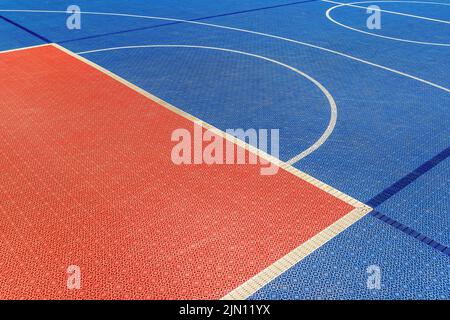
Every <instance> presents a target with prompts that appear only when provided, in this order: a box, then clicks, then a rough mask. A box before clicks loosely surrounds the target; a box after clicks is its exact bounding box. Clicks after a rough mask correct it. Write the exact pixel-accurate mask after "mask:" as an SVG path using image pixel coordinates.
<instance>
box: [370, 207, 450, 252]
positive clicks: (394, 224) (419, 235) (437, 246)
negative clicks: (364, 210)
mask: <svg viewBox="0 0 450 320" xmlns="http://www.w3.org/2000/svg"><path fill="white" fill-rule="evenodd" d="M370 215H371V216H373V217H375V218H377V219H379V220H381V221H383V222H385V223H387V224H389V225H390V226H392V227H394V228H396V229H398V230H400V231H401V232H403V233H406V234H407V235H409V236H411V237H414V238H416V239H417V240H419V241H420V242H423V243H425V244H427V245H429V246H430V247H432V248H433V249H435V250H438V251H440V252H442V253H444V254H446V255H447V256H449V257H450V248H449V247H447V246H444V245H443V244H441V243H439V242H437V241H436V240H433V239H431V238H428V237H427V236H426V235H424V234H422V233H420V232H417V231H416V230H414V229H411V228H410V227H407V226H405V225H404V224H402V223H400V222H398V221H397V220H394V219H392V218H389V217H388V216H386V215H385V214H382V213H381V212H379V211H376V210H373V211H372V212H370Z"/></svg>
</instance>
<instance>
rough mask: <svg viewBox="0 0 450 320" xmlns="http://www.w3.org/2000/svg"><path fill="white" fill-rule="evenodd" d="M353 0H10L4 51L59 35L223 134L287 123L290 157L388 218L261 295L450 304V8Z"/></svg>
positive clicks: (4, 13) (317, 254) (360, 227)
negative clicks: (374, 20)
mask: <svg viewBox="0 0 450 320" xmlns="http://www.w3.org/2000/svg"><path fill="white" fill-rule="evenodd" d="M346 3H350V2H349V1H348V0H347V1H320V0H317V1H314V0H313V1H311V0H309V1H297V2H295V1H293V2H289V1H270V0H266V1H253V0H252V1H250V0H249V1H237V0H236V1H234V0H232V1H207V0H196V1H189V3H186V1H175V0H171V1H151V2H150V1H149V2H144V1H131V0H130V1H123V2H116V1H106V0H105V1H87V0H77V1H76V2H74V1H72V0H70V1H66V0H64V1H15V0H7V1H3V2H2V3H1V4H0V15H1V17H2V19H0V50H9V49H15V48H21V47H26V46H33V45H37V44H42V43H46V42H52V43H57V44H59V45H61V46H63V47H65V48H67V49H68V50H70V51H72V52H74V53H78V54H79V55H81V56H82V57H84V58H86V59H89V60H90V61H92V62H94V63H96V64H98V65H100V66H102V67H104V68H105V69H107V70H109V71H111V72H113V73H114V74H116V75H118V76H120V77H122V78H124V79H125V80H127V81H129V82H131V83H133V84H134V85H136V86H138V87H140V88H142V89H144V90H145V91H147V92H149V93H151V94H153V95H155V96H157V97H159V98H161V99H163V100H164V101H166V102H168V103H170V104H172V105H174V106H176V107H177V108H179V109H181V110H183V111H185V112H187V113H189V114H191V115H193V116H195V117H197V118H199V119H201V120H203V121H205V122H207V123H209V124H211V125H213V126H215V127H217V128H219V129H222V130H226V129H233V128H243V129H249V128H254V129H279V130H280V154H279V158H280V159H281V160H283V161H285V162H288V163H289V164H292V165H293V166H294V167H295V168H297V169H300V170H301V171H303V172H306V173H307V174H309V175H311V176H313V177H315V178H317V179H319V180H321V181H323V182H325V183H327V184H329V185H331V186H332V187H334V188H336V189H338V190H340V191H342V192H344V193H346V194H348V195H350V196H352V197H354V198H356V199H357V200H359V201H361V202H364V203H367V204H368V205H370V206H371V207H373V208H375V209H376V210H377V212H380V214H381V215H382V217H386V218H380V217H381V216H378V217H377V216H376V215H367V216H365V217H364V218H363V219H362V220H360V221H358V222H356V223H355V224H354V225H352V226H351V227H349V228H348V229H346V230H345V231H344V232H342V233H341V234H339V235H337V236H336V237H335V238H333V239H331V240H330V241H329V242H328V243H326V244H325V245H323V246H322V247H320V248H319V249H318V250H316V251H314V252H313V253H312V254H310V255H309V256H307V257H306V258H305V259H304V260H302V261H300V262H299V263H298V264H297V265H295V266H294V267H292V268H291V269H290V270H288V271H286V272H285V273H284V274H282V275H281V276H279V277H278V278H276V279H275V280H273V281H272V282H270V283H268V284H267V285H266V286H265V287H263V288H262V289H260V290H259V291H258V292H256V293H255V294H254V295H253V296H252V297H251V298H252V299H320V298H323V299H328V298H330V299H422V298H424V299H448V298H449V297H450V267H449V266H450V264H449V262H450V250H449V249H448V247H449V246H450V237H449V235H450V196H449V194H450V175H449V170H450V160H449V158H448V157H449V155H450V114H449V111H450V76H449V74H450V2H449V1H448V0H439V2H436V1H433V2H431V1H429V3H428V1H416V2H414V1H365V2H351V4H350V5H345V4H346ZM72 4H76V5H78V6H79V7H80V9H81V11H82V12H83V13H82V14H81V29H80V30H69V29H68V28H67V27H66V20H67V18H68V16H69V14H68V13H66V9H67V7H68V6H69V5H72ZM370 5H376V6H378V7H379V8H380V10H381V12H380V16H381V29H376V30H370V29H368V28H367V26H366V21H367V18H368V17H369V15H370V14H368V13H367V12H366V10H367V7H368V6H370ZM311 148H312V149H311ZM308 150H311V152H309V151H308ZM305 151H306V152H308V154H307V155H306V156H303V155H304V152H305ZM406 228H408V229H406ZM405 230H406V231H407V232H405ZM409 230H411V232H409ZM370 265H377V266H379V267H380V269H381V275H382V276H381V279H382V280H381V289H369V288H368V287H367V281H366V280H367V277H368V274H367V272H366V271H367V267H368V266H370Z"/></svg>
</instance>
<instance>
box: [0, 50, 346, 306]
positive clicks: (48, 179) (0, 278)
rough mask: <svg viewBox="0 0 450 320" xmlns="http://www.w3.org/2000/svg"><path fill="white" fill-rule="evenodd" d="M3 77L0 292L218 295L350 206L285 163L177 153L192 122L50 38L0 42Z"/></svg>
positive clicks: (104, 295)
mask: <svg viewBox="0 0 450 320" xmlns="http://www.w3.org/2000/svg"><path fill="white" fill-rule="evenodd" d="M0 88H1V90H0V216H1V219H0V242H1V246H0V298H1V299H12V298H14V299H21V298H26V299H37V298H49V299H103V298H105V299H115V298H124V299H127V298H134V299H216V298H220V297H222V296H223V295H225V294H227V293H228V292H229V291H231V290H232V289H234V288H235V287H237V286H238V285H240V284H241V283H242V282H244V281H246V280H247V279H249V278H250V277H252V276H253V275H255V274H256V273H258V272H260V271H261V270H262V269H264V268H265V267H267V266H269V265H270V264H272V263H273V262H275V261H276V260H277V259H279V258H281V257H282V256H284V255H285V254H287V253H288V252H290V251H291V250H293V249H294V248H296V247H297V246H299V245H300V244H301V243H303V242H304V241H306V240H307V239H309V238H311V237H312V236H314V235H315V234H317V233H318V232H320V231H321V230H323V229H324V228H326V227H327V226H329V225H330V224H332V223H333V222H335V221H336V220H338V219H339V218H341V217H342V216H344V215H345V214H347V213H348V212H349V211H351V210H352V209H353V207H351V206H350V205H348V204H346V203H344V202H342V201H341V200H338V199H336V198H335V197H333V196H331V195H329V194H328V193H326V192H324V191H321V190H320V189H318V188H316V187H315V186H313V185H311V184H309V183H307V182H305V181H303V180H301V179H300V178H298V177H296V176H294V175H292V174H291V173H288V172H286V171H284V170H280V171H279V172H278V174H276V175H274V176H262V175H260V173H259V169H260V167H259V166H255V165H234V166H231V165H212V166H208V165H184V166H177V165H174V164H173V163H172V161H171V157H170V155H171V150H172V147H173V145H174V142H172V141H171V139H170V137H171V133H172V131H173V130H174V129H177V128H187V129H190V128H192V123H191V122H190V121H189V120H187V119H185V118H183V117H181V116H179V115H177V114H175V113H173V112H172V111H169V110H168V109H166V108H164V107H162V106H160V105H158V104H156V103H155V102H153V101H151V100H149V99H148V98H146V97H145V96H143V95H141V94H139V93H137V92H135V91H133V90H132V89H130V88H128V87H127V86H126V85H124V84H122V83H120V82H118V81H117V80H115V79H113V78H111V77H109V76H107V75H105V74H103V73H102V72H100V71H98V70H97V69H95V68H94V67H92V66H90V65H88V64H86V63H84V62H82V61H80V60H78V59H76V58H75V57H72V56H70V55H68V54H67V53H64V52H62V51H60V50H59V49H57V48H55V47H53V46H45V47H37V48H32V49H27V50H21V51H14V52H9V53H3V54H0ZM69 265H78V266H80V268H81V289H79V290H76V289H75V290H68V289H67V286H66V281H67V277H68V274H67V273H66V269H67V267H68V266H69Z"/></svg>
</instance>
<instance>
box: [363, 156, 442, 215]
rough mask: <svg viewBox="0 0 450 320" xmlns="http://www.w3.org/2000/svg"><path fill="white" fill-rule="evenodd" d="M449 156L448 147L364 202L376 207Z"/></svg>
mask: <svg viewBox="0 0 450 320" xmlns="http://www.w3.org/2000/svg"><path fill="white" fill-rule="evenodd" d="M449 156H450V147H448V148H447V149H445V150H444V151H442V152H440V153H439V154H437V155H436V156H434V157H433V158H431V159H430V160H428V161H427V162H425V163H424V164H422V165H421V166H420V167H418V168H416V169H415V170H414V171H412V172H410V173H408V174H407V175H406V176H404V177H403V178H401V179H400V180H398V181H397V182H395V183H394V184H392V185H391V186H389V187H387V188H386V189H384V190H383V191H381V192H380V193H379V194H377V195H376V196H375V197H373V198H372V199H370V200H369V201H368V202H366V204H367V205H369V206H371V207H372V208H376V207H378V206H379V205H380V204H382V203H383V202H385V201H386V200H388V199H389V198H391V197H392V196H394V195H395V194H397V193H398V192H400V191H401V190H403V189H404V188H406V187H407V186H408V185H410V184H411V183H413V182H414V181H415V180H417V179H418V178H419V177H420V176H422V175H424V174H425V173H427V172H428V171H430V170H431V169H433V168H434V167H435V166H437V165H438V164H439V163H441V162H442V161H444V160H445V159H447V158H448V157H449Z"/></svg>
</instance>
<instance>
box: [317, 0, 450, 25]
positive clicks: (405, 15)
mask: <svg viewBox="0 0 450 320" xmlns="http://www.w3.org/2000/svg"><path fill="white" fill-rule="evenodd" d="M322 2H328V3H332V4H338V5H339V7H341V6H345V7H352V8H358V9H364V10H367V7H361V6H355V4H364V3H382V2H384V3H388V2H391V3H399V2H400V3H401V2H407V3H421V4H424V3H426V4H430V3H431V4H438V3H436V2H434V3H433V2H425V1H376V0H374V1H359V2H348V3H342V2H337V1H331V0H322ZM439 4H441V3H439ZM444 5H448V4H444ZM372 10H375V11H380V12H385V13H390V14H395V15H398V16H404V17H410V18H416V19H422V20H427V21H433V22H439V23H445V24H450V21H447V20H440V19H434V18H428V17H423V16H416V15H414V14H409V13H403V12H397V11H390V10H386V9H375V8H374V9H372Z"/></svg>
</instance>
